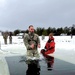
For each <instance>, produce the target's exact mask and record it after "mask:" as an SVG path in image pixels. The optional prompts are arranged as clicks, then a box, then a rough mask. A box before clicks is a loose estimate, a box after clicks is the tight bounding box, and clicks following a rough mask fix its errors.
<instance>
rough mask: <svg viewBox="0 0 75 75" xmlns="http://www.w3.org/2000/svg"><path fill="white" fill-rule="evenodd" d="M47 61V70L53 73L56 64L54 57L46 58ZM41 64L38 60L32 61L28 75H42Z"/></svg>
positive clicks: (27, 71)
mask: <svg viewBox="0 0 75 75" xmlns="http://www.w3.org/2000/svg"><path fill="white" fill-rule="evenodd" d="M45 61H46V63H45V64H47V70H48V71H51V70H52V69H53V64H54V57H52V56H48V55H47V56H45ZM40 70H41V67H40V64H39V61H38V60H32V61H30V63H29V64H28V69H27V70H26V75H40Z"/></svg>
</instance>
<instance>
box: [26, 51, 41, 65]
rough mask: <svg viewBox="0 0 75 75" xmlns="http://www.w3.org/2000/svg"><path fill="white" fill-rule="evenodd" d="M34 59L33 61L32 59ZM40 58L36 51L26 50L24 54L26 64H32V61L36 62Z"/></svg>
mask: <svg viewBox="0 0 75 75" xmlns="http://www.w3.org/2000/svg"><path fill="white" fill-rule="evenodd" d="M34 58H35V59H34ZM39 58H40V55H39V52H38V50H27V54H26V63H27V64H30V63H32V62H34V63H35V62H36V61H34V60H38V59H39Z"/></svg>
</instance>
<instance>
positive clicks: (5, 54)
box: [0, 36, 75, 75]
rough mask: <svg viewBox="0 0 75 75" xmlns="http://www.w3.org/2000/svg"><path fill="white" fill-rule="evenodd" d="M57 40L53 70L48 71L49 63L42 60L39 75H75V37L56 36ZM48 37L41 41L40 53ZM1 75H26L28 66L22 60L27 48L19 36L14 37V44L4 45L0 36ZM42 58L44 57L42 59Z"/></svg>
mask: <svg viewBox="0 0 75 75" xmlns="http://www.w3.org/2000/svg"><path fill="white" fill-rule="evenodd" d="M54 38H55V43H56V45H55V53H54V54H53V55H52V56H53V57H54V59H53V61H54V62H53V68H52V70H47V63H46V62H45V61H44V60H42V61H39V64H40V71H39V72H40V74H39V75H67V74H68V75H75V60H74V59H75V36H73V38H72V39H71V37H70V36H54ZM47 40H48V37H47V36H46V37H45V39H44V40H41V36H40V41H41V48H39V49H38V51H39V52H40V50H41V49H43V48H44V45H45V43H46V41H47ZM0 44H1V47H0V48H1V49H0V66H1V68H0V75H26V71H27V69H28V68H27V64H26V63H25V62H24V61H23V62H20V60H22V58H21V57H22V56H25V54H26V48H25V46H24V44H23V39H21V38H20V37H19V36H18V37H15V36H13V43H12V44H9V39H8V44H7V45H5V44H4V40H3V38H2V36H0ZM41 58H42V57H41ZM33 75H34V74H33Z"/></svg>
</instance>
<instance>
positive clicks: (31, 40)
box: [23, 33, 40, 50]
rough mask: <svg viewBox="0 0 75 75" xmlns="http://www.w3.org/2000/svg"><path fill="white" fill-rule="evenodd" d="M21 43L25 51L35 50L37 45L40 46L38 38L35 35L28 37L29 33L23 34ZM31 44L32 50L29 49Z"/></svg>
mask: <svg viewBox="0 0 75 75" xmlns="http://www.w3.org/2000/svg"><path fill="white" fill-rule="evenodd" d="M23 41H24V44H25V46H26V48H27V50H37V45H38V44H40V39H39V36H38V35H37V34H35V33H34V35H33V36H32V35H30V34H29V33H28V34H27V33H25V35H24V39H23ZM31 44H34V45H35V47H34V49H32V48H31V47H30V45H31Z"/></svg>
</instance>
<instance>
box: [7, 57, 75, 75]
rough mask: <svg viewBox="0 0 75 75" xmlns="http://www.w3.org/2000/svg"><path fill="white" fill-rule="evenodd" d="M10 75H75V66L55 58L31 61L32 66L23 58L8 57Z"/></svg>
mask: <svg viewBox="0 0 75 75" xmlns="http://www.w3.org/2000/svg"><path fill="white" fill-rule="evenodd" d="M6 61H7V64H8V68H9V71H10V75H75V65H74V64H71V63H68V62H65V61H63V60H59V59H57V58H54V57H49V58H48V59H45V60H42V61H39V62H38V61H31V64H30V65H27V64H26V62H25V61H24V60H23V59H22V56H11V57H6Z"/></svg>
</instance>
